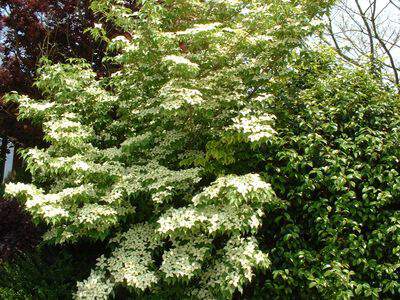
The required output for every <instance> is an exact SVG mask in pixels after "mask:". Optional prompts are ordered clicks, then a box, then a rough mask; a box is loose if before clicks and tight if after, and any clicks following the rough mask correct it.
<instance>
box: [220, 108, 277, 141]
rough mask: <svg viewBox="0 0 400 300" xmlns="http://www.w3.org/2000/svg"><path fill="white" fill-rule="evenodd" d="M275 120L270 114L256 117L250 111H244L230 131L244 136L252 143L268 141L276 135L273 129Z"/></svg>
mask: <svg viewBox="0 0 400 300" xmlns="http://www.w3.org/2000/svg"><path fill="white" fill-rule="evenodd" d="M274 120H275V116H272V115H269V114H260V115H255V113H254V112H252V111H250V110H243V111H241V112H240V115H239V116H238V117H236V118H234V119H233V122H234V123H233V124H232V125H231V126H230V127H229V128H228V130H233V131H236V132H239V133H242V134H244V135H245V136H246V138H247V139H248V140H249V141H250V142H263V141H268V140H269V139H270V138H271V137H272V136H274V135H275V134H276V131H275V130H274V129H273V127H272V125H273V123H274Z"/></svg>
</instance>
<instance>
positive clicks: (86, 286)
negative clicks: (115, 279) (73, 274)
mask: <svg viewBox="0 0 400 300" xmlns="http://www.w3.org/2000/svg"><path fill="white" fill-rule="evenodd" d="M77 287H78V291H77V293H76V294H75V299H80V300H107V299H109V296H110V294H111V292H112V290H113V288H114V284H113V283H112V282H111V281H110V280H109V279H106V274H105V272H103V271H100V270H95V271H92V272H91V273H90V276H89V277H88V278H87V279H85V280H84V281H82V282H78V283H77Z"/></svg>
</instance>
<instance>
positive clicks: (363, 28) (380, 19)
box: [323, 0, 400, 92]
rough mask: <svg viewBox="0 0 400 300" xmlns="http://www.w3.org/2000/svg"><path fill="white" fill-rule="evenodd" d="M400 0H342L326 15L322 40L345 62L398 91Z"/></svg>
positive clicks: (399, 88)
mask: <svg viewBox="0 0 400 300" xmlns="http://www.w3.org/2000/svg"><path fill="white" fill-rule="evenodd" d="M399 20H400V1H398V0H380V1H378V0H366V1H360V0H341V1H338V3H337V4H336V6H335V7H334V8H333V9H332V11H331V14H329V15H328V26H327V31H326V33H327V35H326V38H323V39H324V41H325V42H326V43H328V44H330V45H332V46H333V47H334V49H336V51H337V53H338V54H339V55H340V56H341V57H342V58H343V59H344V60H345V61H347V62H348V63H351V64H353V65H356V66H360V65H362V64H363V63H365V62H368V63H369V65H370V72H371V73H372V74H374V75H375V76H378V77H383V79H384V80H388V81H390V82H391V83H392V84H394V85H395V86H397V89H398V90H399V92H400V23H399Z"/></svg>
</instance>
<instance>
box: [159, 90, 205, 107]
mask: <svg viewBox="0 0 400 300" xmlns="http://www.w3.org/2000/svg"><path fill="white" fill-rule="evenodd" d="M160 99H161V100H162V103H161V107H162V108H164V109H166V110H177V109H179V108H181V107H182V106H184V105H185V104H186V105H199V104H202V103H204V99H203V95H202V93H201V92H200V91H198V90H195V89H188V88H177V87H170V86H169V85H168V86H166V87H165V88H164V89H162V90H161V91H160Z"/></svg>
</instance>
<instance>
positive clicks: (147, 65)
mask: <svg viewBox="0 0 400 300" xmlns="http://www.w3.org/2000/svg"><path fill="white" fill-rule="evenodd" d="M331 2H332V1H311V0H298V1H272V0H271V1H256V0H248V1H224V0H208V1H200V0H190V1H189V0H178V1H171V0H168V1H155V0H154V1H153V0H148V1H140V3H141V8H140V10H139V11H137V12H133V11H131V10H129V9H128V8H126V7H125V6H124V5H123V1H119V0H96V1H93V2H92V8H93V9H94V10H95V11H96V12H99V13H102V14H103V15H104V17H105V18H107V20H108V21H110V22H114V23H115V24H116V25H117V26H120V27H121V28H122V29H123V30H125V31H127V32H129V33H130V38H128V35H126V36H124V37H121V38H115V39H113V40H112V41H111V42H110V43H109V49H110V51H111V53H117V54H116V55H114V56H111V55H110V57H108V58H107V59H108V60H110V62H112V63H115V64H116V65H119V66H120V68H119V69H118V70H117V71H116V72H115V73H113V74H112V76H111V77H109V78H100V79H99V78H97V77H96V75H95V73H94V72H93V71H92V70H91V69H90V66H89V65H88V64H87V63H85V62H83V61H79V60H73V61H71V62H70V64H56V65H52V64H51V63H46V64H45V65H44V66H43V67H42V69H41V72H40V77H39V78H38V81H37V86H38V87H39V88H40V89H41V90H42V91H43V94H44V95H45V99H43V100H31V99H29V100H28V99H27V98H26V97H23V96H19V95H15V94H12V95H9V96H8V99H9V101H17V102H19V103H20V109H21V112H20V116H21V117H22V118H31V119H33V120H34V121H36V122H38V123H41V124H43V128H44V131H45V134H46V139H47V140H48V141H49V143H50V144H51V145H50V147H49V148H47V149H37V148H35V149H29V150H27V151H26V152H25V153H24V155H25V159H26V161H27V163H28V168H29V170H30V172H31V173H32V176H33V181H32V184H21V183H16V184H9V185H8V186H7V189H6V192H7V194H8V195H9V196H14V197H19V198H20V199H22V200H23V201H24V202H25V205H26V207H27V209H28V210H29V211H30V213H31V214H32V215H33V218H34V219H35V220H37V221H45V222H46V223H47V224H48V227H49V231H48V232H47V233H46V234H45V239H47V240H48V241H50V242H55V243H61V244H63V243H71V242H75V241H77V240H79V239H83V238H91V239H95V240H96V239H101V240H104V239H107V240H108V241H109V244H110V248H109V250H110V251H109V252H108V253H105V254H104V255H103V256H101V257H100V258H99V259H98V262H97V264H96V266H94V268H93V270H92V273H91V275H90V276H89V278H87V279H86V280H84V281H82V282H79V283H78V289H77V292H76V293H75V297H76V298H77V299H107V298H109V297H111V296H112V295H113V294H114V293H115V292H116V291H117V289H118V288H119V287H121V286H123V287H125V288H126V289H128V290H129V291H130V292H132V293H134V294H135V293H136V294H138V295H141V296H143V297H144V296H149V295H151V296H154V297H156V298H157V297H158V298H166V299H168V297H183V298H185V297H186V298H199V299H230V298H232V297H233V296H234V295H235V293H245V294H247V293H249V292H248V291H247V289H249V288H250V289H251V287H253V288H252V295H255V294H257V293H258V295H257V296H260V295H259V293H264V294H263V295H261V297H262V296H264V297H266V296H268V295H274V296H277V297H288V296H289V297H290V296H296V295H314V296H332V295H334V296H335V297H338V298H349V297H351V296H353V295H356V294H357V295H364V296H370V295H374V296H376V297H378V295H379V294H380V293H382V294H385V293H392V294H395V293H397V292H398V288H399V284H398V268H399V253H400V251H398V239H399V226H398V222H399V217H398V213H396V212H394V209H393V205H395V201H396V197H397V196H396V189H397V187H395V186H394V185H392V183H393V181H395V180H396V179H395V178H396V176H397V174H398V173H397V172H398V171H397V170H398V166H397V165H396V161H398V160H397V159H398V157H399V155H398V154H399V153H398V152H396V151H397V150H396V148H395V145H396V144H397V142H398V135H397V134H398V132H399V131H398V129H399V127H398V125H399V118H398V115H397V112H396V109H397V106H396V102H395V101H394V99H396V97H395V96H394V95H392V94H391V92H390V91H389V90H388V89H385V88H384V87H382V86H380V85H379V83H377V82H375V81H374V80H373V79H371V78H369V77H368V76H367V75H363V74H362V72H359V71H355V70H348V69H346V68H344V67H342V66H340V65H337V64H336V63H335V60H334V57H333V56H332V55H330V54H329V51H328V50H326V51H324V52H325V53H324V52H321V51H314V50H310V49H307V48H306V47H305V46H304V43H303V40H304V38H306V37H307V36H308V35H310V34H311V33H313V32H314V31H315V30H317V29H318V26H320V25H319V24H320V23H319V22H313V20H315V18H317V17H319V16H320V15H321V14H323V13H324V11H325V10H326V9H328V8H329V6H330V4H331ZM99 30H100V31H101V26H97V27H96V28H94V30H93V32H94V34H97V35H98V36H101V32H99ZM326 53H328V54H326ZM368 145H369V146H368ZM380 159H383V161H384V162H385V164H383V161H382V162H380V161H378V160H380ZM378 173H379V174H380V175H377V174H378ZM389 187H390V188H389ZM367 215H368V216H367ZM382 232H386V234H385V235H383V234H382ZM389 232H390V234H388V233H389ZM357 234H358V235H357ZM379 241H381V242H382V244H381V245H379ZM396 243H397V245H396ZM386 245H387V246H386ZM391 246H393V247H391ZM374 249H375V250H374ZM379 253H380V254H379ZM383 253H385V255H386V256H384V255H383ZM368 266H376V268H377V269H374V271H372V270H371V268H370V267H368ZM378 270H379V271H378ZM260 284H261V286H259V285H260ZM171 295H172V296H171Z"/></svg>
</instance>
